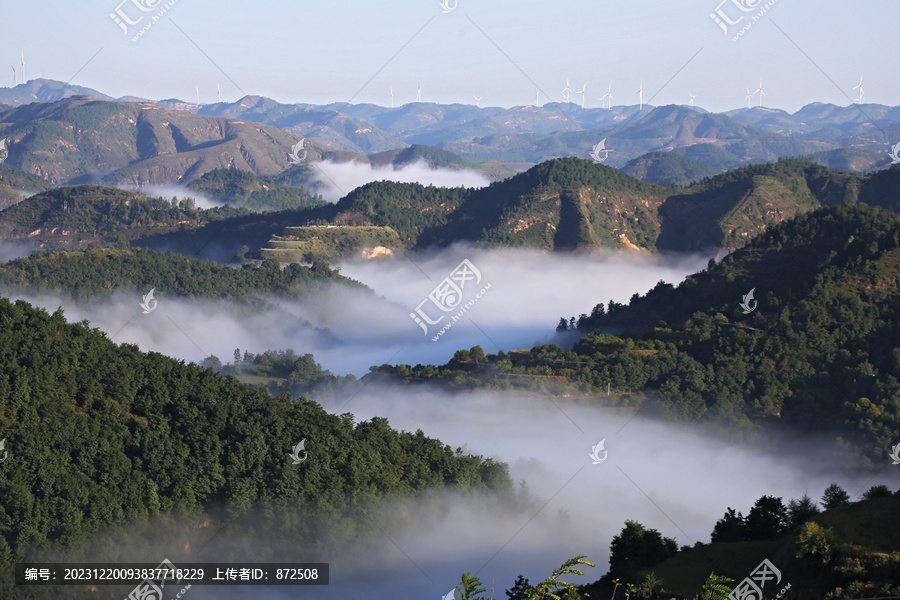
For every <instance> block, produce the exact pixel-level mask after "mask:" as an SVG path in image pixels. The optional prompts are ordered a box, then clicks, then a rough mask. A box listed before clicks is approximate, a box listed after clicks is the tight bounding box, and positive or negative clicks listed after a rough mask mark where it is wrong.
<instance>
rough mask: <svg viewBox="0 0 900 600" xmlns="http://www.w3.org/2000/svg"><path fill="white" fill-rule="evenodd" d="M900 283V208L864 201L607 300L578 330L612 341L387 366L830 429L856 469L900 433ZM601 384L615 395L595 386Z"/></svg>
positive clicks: (705, 417)
mask: <svg viewBox="0 0 900 600" xmlns="http://www.w3.org/2000/svg"><path fill="white" fill-rule="evenodd" d="M898 281H900V216H898V215H897V214H895V213H893V212H891V211H887V210H884V209H879V208H876V207H870V206H866V205H856V206H853V205H841V206H838V207H832V208H822V209H819V210H816V211H814V212H812V213H809V214H805V215H801V216H798V217H795V218H794V219H792V220H790V221H788V222H786V223H783V224H781V225H778V226H776V227H773V228H772V229H771V230H769V231H767V232H766V233H765V234H763V235H761V236H759V237H758V238H756V239H755V240H753V241H752V242H751V243H750V244H749V245H748V246H747V247H746V248H744V249H742V250H739V251H737V252H734V253H733V254H731V255H729V256H728V257H726V258H725V259H724V260H723V261H722V262H721V264H714V263H712V264H711V265H710V267H709V268H708V269H707V270H706V271H705V272H703V273H699V274H697V275H694V276H691V277H688V278H687V279H686V280H685V281H684V282H683V283H682V284H680V285H679V286H678V287H677V288H673V287H672V286H671V285H668V284H663V283H660V284H659V285H657V286H656V288H654V289H653V290H651V291H650V292H649V293H648V294H647V295H646V296H645V297H643V298H641V297H638V296H637V295H635V297H634V298H632V301H631V304H630V306H627V307H623V306H622V305H619V304H616V303H613V302H610V303H609V306H608V307H606V306H604V305H602V304H600V305H598V306H596V307H595V308H594V310H593V313H592V315H587V314H585V315H582V317H581V318H580V319H579V321H580V324H581V327H582V332H581V334H582V335H584V333H586V331H587V330H589V329H590V328H597V327H599V328H600V331H609V332H620V333H619V334H617V335H612V334H609V333H606V334H604V333H599V332H597V333H591V334H589V335H586V336H585V337H583V338H582V339H581V340H580V341H578V343H577V344H576V345H575V347H574V349H573V350H571V351H566V350H562V349H560V348H559V347H558V346H557V345H556V344H549V345H544V346H537V347H535V348H533V349H532V350H530V351H517V352H511V353H509V354H504V353H500V354H499V355H490V356H484V354H483V352H481V350H480V349H478V351H477V352H469V351H460V352H458V353H457V356H456V357H455V358H454V359H453V360H452V361H450V363H448V364H447V365H445V366H443V367H437V368H435V367H431V366H425V367H421V366H418V367H415V368H411V367H410V366H408V365H399V366H397V367H386V368H382V370H384V371H387V372H390V373H392V374H393V375H395V376H396V377H399V378H401V379H403V380H406V381H440V382H441V383H442V384H444V385H447V386H451V387H452V386H463V387H482V386H487V387H501V388H503V387H508V386H509V385H510V384H511V383H514V384H518V385H526V386H531V387H537V388H542V389H546V390H547V391H550V392H553V393H558V394H563V393H571V391H570V390H571V388H574V389H575V390H578V391H580V392H581V393H583V394H584V395H585V397H586V398H588V399H590V400H591V401H595V402H597V401H600V402H611V403H613V404H626V405H629V406H634V405H643V404H644V403H648V402H649V401H650V400H653V401H654V402H652V403H648V404H647V406H648V408H647V410H648V411H652V410H656V411H658V412H660V413H662V414H667V415H670V416H675V417H677V418H680V419H684V420H687V421H697V422H699V421H706V422H716V423H730V424H731V425H733V426H735V427H737V428H738V429H743V430H752V429H758V428H768V427H776V426H777V427H787V428H789V429H792V430H796V431H809V432H815V433H817V434H824V435H829V436H831V437H832V438H833V439H834V440H835V441H836V442H837V443H836V445H835V449H836V450H835V452H836V454H835V456H836V460H838V459H840V458H846V457H847V456H849V455H850V454H852V453H850V452H847V450H850V449H852V450H853V451H854V452H855V453H856V456H855V458H857V459H859V460H861V461H862V464H868V465H869V466H875V465H881V464H883V463H884V462H885V461H886V460H887V455H888V452H889V449H890V447H891V446H892V445H893V444H896V440H897V439H900V342H898V339H897V331H900V287H898ZM751 290H754V298H753V299H748V302H747V307H748V308H749V309H752V312H750V313H749V314H744V311H743V310H742V309H741V307H740V303H741V302H742V300H743V299H744V298H745V296H746V295H747V294H748V293H749V292H750V291H751ZM563 321H565V320H563ZM572 323H573V324H575V323H576V321H575V319H574V318H573V319H572ZM559 328H560V329H568V326H567V324H566V323H565V322H563V323H561V324H560V327H559ZM628 330H631V331H633V332H634V333H627V331H628ZM623 331H626V333H621V332H623ZM563 383H564V384H565V385H562V384H563ZM607 385H609V386H610V387H611V388H612V390H613V396H612V398H610V399H609V400H606V399H605V397H600V396H599V394H598V393H597V392H600V391H603V392H605V391H606V389H607ZM657 401H658V402H657ZM654 406H655V408H651V407H654ZM838 449H839V450H838Z"/></svg>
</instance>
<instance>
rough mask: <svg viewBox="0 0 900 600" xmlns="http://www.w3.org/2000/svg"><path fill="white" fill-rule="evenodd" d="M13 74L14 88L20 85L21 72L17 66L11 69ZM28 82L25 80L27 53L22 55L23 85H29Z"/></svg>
mask: <svg viewBox="0 0 900 600" xmlns="http://www.w3.org/2000/svg"><path fill="white" fill-rule="evenodd" d="M10 68H11V69H12V72H13V87H16V86H17V85H19V71H18V70H17V69H16V67H15V66H11V67H10ZM27 82H28V80H27V79H25V53H24V52H23V53H22V83H27Z"/></svg>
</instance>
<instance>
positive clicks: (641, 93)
mask: <svg viewBox="0 0 900 600" xmlns="http://www.w3.org/2000/svg"><path fill="white" fill-rule="evenodd" d="M637 93H638V96H639V98H640V105H639V108H638V112H641V111H642V110H644V80H643V79H641V89H639V90H638V92H637Z"/></svg>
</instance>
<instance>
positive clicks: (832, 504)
mask: <svg viewBox="0 0 900 600" xmlns="http://www.w3.org/2000/svg"><path fill="white" fill-rule="evenodd" d="M845 504H850V495H849V494H848V493H847V492H845V491H844V489H843V488H842V487H841V486H839V485H838V484H836V483H832V484H831V485H829V486H828V487H827V488H825V493H824V494H822V506H824V507H825V510H831V509H832V508H837V507H838V506H844V505H845Z"/></svg>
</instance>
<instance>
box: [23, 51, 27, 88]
mask: <svg viewBox="0 0 900 600" xmlns="http://www.w3.org/2000/svg"><path fill="white" fill-rule="evenodd" d="M22 83H28V80H27V79H26V78H25V53H24V52H22Z"/></svg>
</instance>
